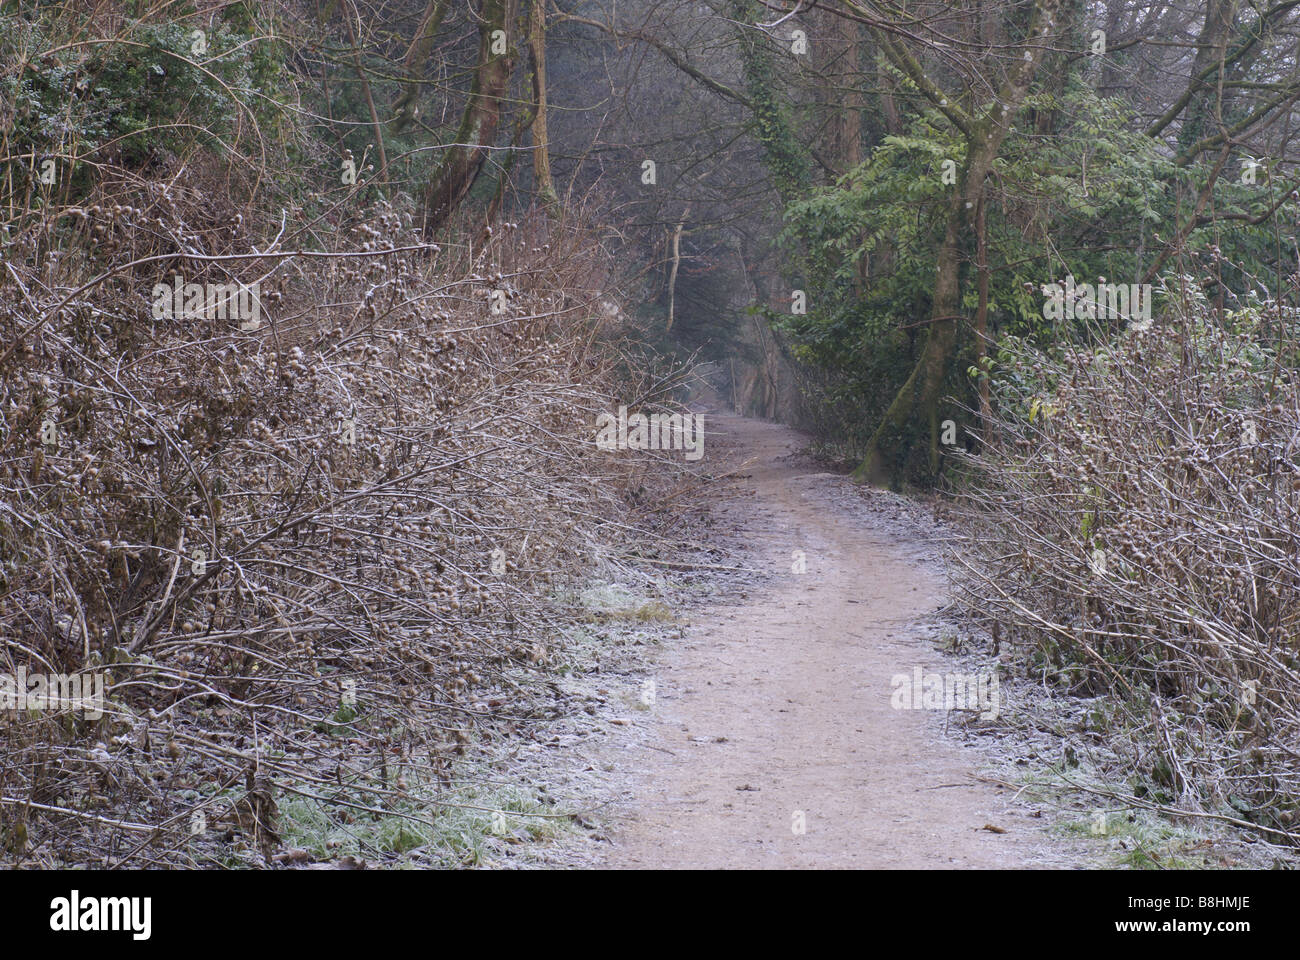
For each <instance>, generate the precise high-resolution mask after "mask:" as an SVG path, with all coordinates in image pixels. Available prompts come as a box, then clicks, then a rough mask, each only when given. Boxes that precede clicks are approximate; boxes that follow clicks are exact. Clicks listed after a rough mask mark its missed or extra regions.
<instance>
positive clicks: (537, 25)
mask: <svg viewBox="0 0 1300 960" xmlns="http://www.w3.org/2000/svg"><path fill="white" fill-rule="evenodd" d="M528 53H529V57H530V59H531V60H532V68H533V110H534V114H533V180H534V181H535V182H536V187H537V199H539V200H541V201H542V203H543V204H545V205H546V206H548V207H550V206H554V205H555V204H557V203H559V197H557V196H556V194H555V182H554V181H553V180H552V179H551V147H550V137H549V134H548V133H547V129H546V0H532V7H531V8H530V10H529V18H528Z"/></svg>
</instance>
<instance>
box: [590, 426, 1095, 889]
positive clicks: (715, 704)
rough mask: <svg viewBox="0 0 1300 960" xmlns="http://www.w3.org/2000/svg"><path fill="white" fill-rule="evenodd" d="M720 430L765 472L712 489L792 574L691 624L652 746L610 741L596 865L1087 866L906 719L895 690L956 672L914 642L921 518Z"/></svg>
mask: <svg viewBox="0 0 1300 960" xmlns="http://www.w3.org/2000/svg"><path fill="white" fill-rule="evenodd" d="M706 430H707V435H708V437H709V442H710V443H715V442H716V441H717V440H718V438H719V437H722V438H723V439H724V441H725V443H724V445H725V446H726V447H728V448H729V449H730V450H731V451H732V452H733V453H736V454H739V455H740V456H741V457H743V460H745V461H752V466H751V467H749V468H747V469H746V470H741V471H740V473H739V474H738V475H737V477H736V479H735V480H734V481H733V482H731V483H730V484H727V485H724V484H717V485H715V488H716V489H718V490H719V493H718V494H717V495H718V496H719V497H720V498H721V502H720V503H718V504H717V510H718V511H719V512H720V513H721V514H722V515H723V519H724V520H725V521H726V522H727V523H728V524H729V525H731V526H732V527H733V529H734V530H735V533H736V535H737V538H738V540H739V542H740V545H741V546H742V548H743V549H744V550H745V551H746V552H748V554H749V556H750V561H749V562H750V564H751V565H752V566H754V567H758V568H761V569H764V570H774V571H781V573H780V574H779V575H778V576H777V577H775V578H774V579H773V580H772V582H771V583H770V584H766V585H764V586H763V587H762V588H761V589H754V590H751V591H750V592H749V594H748V596H747V598H746V599H744V600H743V601H742V602H740V603H739V604H738V605H735V606H715V607H712V608H705V609H704V610H701V611H696V612H695V613H693V614H692V617H691V625H690V626H689V627H688V628H687V629H686V632H685V636H684V638H683V639H682V640H680V641H677V642H676V643H674V644H672V645H671V646H669V647H668V648H667V649H665V651H664V652H663V654H662V655H661V659H660V661H659V662H658V663H656V664H655V666H654V668H653V670H654V677H655V688H656V699H655V704H654V708H653V711H652V716H651V717H650V718H649V720H648V723H649V727H648V728H647V729H645V730H644V731H643V733H644V736H643V737H642V738H641V740H640V742H639V743H623V744H611V745H609V750H610V752H611V754H612V755H610V756H609V757H608V759H609V760H610V761H611V762H612V763H613V765H614V766H616V767H617V769H618V770H619V775H620V778H621V779H622V780H623V781H624V786H625V788H626V792H627V795H628V796H629V797H630V798H631V801H630V805H629V807H630V809H626V811H625V812H626V813H627V814H628V815H627V816H625V817H620V818H619V820H620V823H619V824H618V825H617V826H615V827H614V828H613V829H612V830H611V831H610V837H609V839H610V841H611V842H610V843H603V844H600V847H601V848H602V851H601V854H600V855H599V856H600V859H599V860H598V861H596V862H594V863H593V864H592V865H593V866H601V867H610V868H633V869H637V868H741V869H745V868H877V867H893V868H936V867H939V868H957V867H977V868H994V867H1016V866H1066V865H1072V864H1071V863H1070V860H1071V858H1070V856H1069V854H1068V853H1067V852H1066V849H1065V848H1066V847H1068V844H1064V845H1061V844H1058V843H1054V842H1051V841H1049V840H1048V838H1047V836H1046V834H1045V832H1044V829H1043V823H1044V821H1043V820H1041V819H1034V818H1033V816H1032V815H1031V812H1030V811H1029V810H1028V809H1027V808H1024V807H1019V808H1017V807H1015V806H1013V805H1012V804H1011V803H1010V802H1009V801H1010V797H1011V791H1008V790H1005V789H1001V788H998V787H995V786H993V785H991V784H989V783H987V782H983V781H979V780H976V779H973V776H972V775H973V773H974V772H975V768H976V767H977V766H978V764H979V762H980V760H981V755H980V752H979V750H978V749H976V748H968V747H963V746H961V745H958V744H956V743H953V742H951V741H946V740H945V739H944V738H943V729H942V728H943V721H942V714H935V713H933V712H926V711H921V710H896V709H893V708H891V705H890V695H891V692H892V691H891V686H890V679H891V677H893V676H894V675H896V674H900V673H905V674H910V673H911V672H912V670H913V668H914V667H915V666H917V665H920V666H922V667H923V668H925V669H926V670H935V671H939V672H945V671H952V670H954V669H960V668H959V667H957V666H955V665H954V664H953V663H951V662H945V657H944V655H943V654H941V653H939V652H936V650H935V649H934V648H933V646H932V645H931V643H930V642H928V641H927V640H926V639H925V638H924V631H922V630H919V629H917V621H918V618H921V617H924V616H925V615H927V614H931V613H933V612H934V611H935V610H936V609H937V608H938V607H939V606H940V605H941V604H942V602H943V592H944V582H943V571H942V566H941V562H940V560H939V558H938V556H937V554H936V550H935V547H934V545H933V544H932V543H930V542H927V541H926V539H925V538H926V537H927V536H929V535H930V531H927V530H925V529H923V525H922V524H920V523H918V522H917V518H916V516H915V513H916V511H908V510H907V509H905V508H906V506H907V504H906V503H905V502H904V501H902V500H901V499H900V498H898V497H895V496H893V495H891V494H887V493H881V492H878V491H869V490H868V491H863V490H860V489H855V488H854V487H853V486H852V484H851V482H850V481H849V479H848V478H847V477H843V476H839V475H835V474H828V473H824V472H820V471H819V469H818V467H817V466H816V464H814V463H812V462H810V461H808V460H806V459H804V458H803V457H801V456H800V455H799V454H798V453H797V451H798V449H799V448H800V447H801V446H802V445H803V444H804V443H805V442H806V438H805V437H803V436H801V435H800V434H798V433H796V432H794V431H792V430H790V429H788V428H786V427H782V426H779V425H776V424H771V423H766V422H762V421H757V420H752V419H747V418H743V417H738V416H734V415H729V414H725V413H714V414H709V415H708V416H707V427H706ZM713 449H715V450H716V449H717V447H716V446H715V447H714V448H713ZM796 550H800V551H803V552H804V554H806V566H807V570H806V573H803V574H797V573H794V572H793V571H792V554H793V552H794V551H796ZM614 754H616V755H614ZM796 811H801V812H802V814H803V816H804V820H805V824H806V827H805V832H804V833H803V834H802V835H798V834H796V833H795V831H794V829H793V827H794V825H795V820H796V817H797V813H796ZM986 825H993V826H995V827H997V828H999V829H1001V830H1004V831H1006V832H1003V833H999V832H995V831H993V830H989V829H986Z"/></svg>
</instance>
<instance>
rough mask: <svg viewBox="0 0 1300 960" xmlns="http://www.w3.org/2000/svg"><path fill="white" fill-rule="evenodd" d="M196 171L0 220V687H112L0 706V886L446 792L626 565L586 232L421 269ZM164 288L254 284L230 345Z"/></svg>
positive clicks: (252, 853) (125, 181)
mask: <svg viewBox="0 0 1300 960" xmlns="http://www.w3.org/2000/svg"><path fill="white" fill-rule="evenodd" d="M200 170H202V165H201V164H198V163H193V162H192V163H190V164H188V165H186V166H185V167H184V168H183V169H176V170H168V171H166V176H165V177H161V176H160V177H159V178H157V179H156V180H147V181H141V180H138V179H134V178H125V177H124V178H120V179H117V180H112V181H110V179H109V178H108V177H107V176H105V177H104V178H103V179H102V180H101V182H100V183H99V184H98V186H97V187H96V188H95V195H94V196H92V197H90V198H88V199H87V200H86V201H84V202H81V203H78V204H77V205H76V206H75V207H71V208H60V207H58V206H51V207H47V208H46V209H44V210H41V211H36V212H32V211H30V210H29V211H27V212H26V213H25V214H24V215H23V216H22V217H20V218H16V219H14V220H12V221H11V222H10V224H9V226H10V232H9V237H8V242H7V243H6V246H5V255H4V263H3V266H0V274H3V276H0V637H2V638H3V643H0V672H7V673H9V674H13V673H14V672H15V671H16V669H17V668H18V667H20V666H22V667H24V668H25V669H26V670H27V671H29V672H37V671H43V672H47V673H51V674H77V673H83V674H84V673H90V672H95V671H101V672H103V673H104V674H105V675H106V676H107V677H108V684H107V699H108V704H107V714H106V716H104V717H103V718H102V719H99V720H91V719H88V718H87V717H86V716H84V715H83V713H82V712H81V711H78V710H61V711H50V710H46V711H30V712H24V713H22V714H19V715H14V714H13V713H12V712H5V711H0V741H2V742H3V745H4V746H3V750H0V840H2V841H3V852H2V853H0V860H3V861H4V862H7V863H9V864H33V863H59V862H63V863H91V864H103V863H109V864H182V863H191V864H192V863H199V864H204V863H212V862H214V860H221V862H238V861H240V860H243V861H245V862H265V858H269V857H274V856H276V851H277V850H278V849H280V837H279V827H278V822H279V821H278V819H277V806H278V805H279V804H280V803H282V802H283V801H284V799H285V798H286V797H297V798H303V797H307V798H321V799H320V801H319V802H320V804H321V805H323V806H329V805H331V804H337V805H338V809H344V810H345V812H346V811H352V812H353V813H354V814H355V815H356V816H365V815H368V812H382V811H387V810H391V809H393V805H394V803H395V802H396V801H398V800H400V798H401V797H402V796H403V794H404V793H405V791H406V790H407V789H408V786H409V787H411V788H414V786H415V785H416V783H417V782H418V783H419V784H420V785H422V786H426V787H427V786H428V785H429V784H430V783H433V784H434V785H435V786H436V785H437V784H439V783H441V784H444V785H445V784H446V782H447V776H448V772H449V764H450V763H451V761H452V758H454V757H455V756H456V755H457V754H459V753H461V752H463V751H464V750H465V748H466V746H467V745H468V744H469V743H471V742H472V741H474V740H475V739H476V738H477V737H479V736H480V735H481V731H482V730H483V729H484V728H486V727H488V726H495V727H497V728H505V729H513V728H514V727H515V726H516V725H521V724H522V725H526V720H527V717H528V715H529V711H530V710H533V709H535V708H534V706H533V705H532V700H531V698H530V697H529V695H528V691H527V690H526V689H525V688H526V687H527V686H528V685H529V684H530V682H531V680H530V678H533V679H536V677H537V675H538V673H539V672H541V671H544V670H545V667H546V664H547V662H548V660H549V659H550V658H551V657H552V656H553V654H554V652H555V648H556V645H557V644H559V643H561V642H562V634H561V631H560V629H559V628H557V627H556V618H557V615H558V611H559V607H557V604H556V597H557V594H558V591H559V590H560V588H561V586H562V585H563V584H564V583H565V582H566V578H568V577H569V576H570V575H571V574H573V573H574V572H575V571H576V572H578V573H580V574H581V573H584V572H586V571H590V569H591V567H590V564H591V561H592V558H593V556H595V555H597V554H599V553H600V552H601V549H602V547H601V544H602V543H604V544H607V543H608V542H609V541H610V540H612V539H615V538H626V534H625V532H624V530H625V528H624V527H623V526H622V524H623V523H625V522H626V521H627V514H628V512H629V505H628V501H627V499H626V495H627V494H628V492H629V485H631V486H632V488H633V490H635V489H636V488H637V487H638V486H639V485H640V483H641V478H640V477H639V476H634V475H633V474H634V472H638V473H639V472H640V471H642V470H643V469H644V464H637V463H635V462H634V461H632V460H629V459H628V457H635V456H636V454H634V453H632V454H628V455H627V456H624V455H622V454H618V455H612V454H606V453H597V452H596V451H595V447H594V423H595V418H596V416H597V414H598V413H599V412H600V411H602V410H605V409H609V407H610V405H611V403H612V402H616V401H614V400H613V398H614V397H615V396H616V394H619V393H621V392H622V390H624V389H626V385H627V383H628V380H627V378H628V376H629V374H630V373H634V370H633V368H632V367H630V366H629V365H628V364H627V363H625V362H624V361H622V360H620V359H618V358H616V357H614V355H613V354H612V353H611V352H610V351H609V349H608V348H607V346H605V345H603V344H602V343H601V342H600V341H601V339H602V330H603V331H604V332H606V333H607V332H609V330H608V327H609V325H610V324H611V323H612V322H613V321H611V319H610V313H611V311H610V308H609V305H608V302H607V301H604V300H603V297H604V292H603V291H604V290H605V289H606V286H607V279H608V275H607V271H608V267H609V264H608V259H607V258H606V257H605V255H604V253H603V251H602V246H601V238H600V236H599V234H598V232H596V231H594V230H592V229H589V228H587V227H584V226H583V225H581V224H573V223H571V224H569V225H559V224H557V223H555V222H554V221H552V220H550V219H548V218H544V217H537V218H530V219H527V220H525V221H523V222H520V223H518V224H514V223H507V224H503V225H501V226H499V227H498V228H497V229H496V230H495V231H494V235H493V236H491V238H490V239H489V240H488V241H487V242H486V244H484V245H481V246H480V245H477V244H476V245H474V246H473V247H472V248H471V247H470V246H468V245H447V246H444V247H442V248H441V249H437V248H430V247H425V246H422V245H421V242H420V239H419V238H418V237H417V235H416V234H415V233H414V232H413V231H412V230H411V228H410V220H411V217H410V213H411V211H410V210H409V208H403V207H401V206H400V205H398V206H396V207H394V206H388V205H378V206H373V207H370V208H367V209H365V210H364V211H363V212H360V213H357V214H355V215H345V214H343V213H341V212H339V210H338V209H336V210H335V211H334V212H333V213H331V214H330V215H329V216H328V218H327V219H326V220H325V221H323V222H321V223H318V224H316V226H315V228H314V229H312V230H311V231H310V232H308V233H304V232H302V231H298V230H296V229H295V228H296V227H298V226H300V224H298V223H296V222H294V221H293V220H290V221H289V222H288V223H287V225H286V224H285V223H282V222H270V223H264V224H255V223H250V222H247V221H245V220H244V219H243V217H242V216H241V215H237V211H235V210H234V209H226V207H225V206H224V205H223V204H222V203H221V202H218V201H216V200H214V198H216V197H220V196H223V195H224V194H223V193H222V192H221V185H220V184H216V183H213V182H211V181H207V182H205V181H204V179H203V175H202V174H201V173H199V172H197V171H200ZM340 209H342V208H340ZM308 247H310V249H301V250H300V248H308ZM389 250H392V251H397V252H385V251H389ZM252 251H256V252H257V253H258V254H259V255H256V256H249V255H248V254H249V253H250V252H252ZM177 274H179V275H180V276H181V277H182V278H183V279H184V281H185V282H187V283H189V282H198V283H205V282H209V281H211V282H213V283H222V284H224V283H229V282H231V281H240V282H244V283H250V284H251V283H253V282H254V281H258V282H260V290H261V295H262V300H263V313H262V317H261V324H260V327H258V328H257V329H241V323H240V321H239V320H238V319H224V320H223V319H207V318H192V317H186V318H182V319H155V317H154V316H153V314H152V312H151V304H152V291H153V287H154V285H155V284H156V283H167V284H170V283H171V282H172V281H173V277H174V276H176V275H177ZM494 290H499V291H503V292H504V297H505V299H504V301H499V300H498V301H496V306H495V307H494V301H493V299H492V291H494ZM502 303H504V306H503V307H502ZM497 309H499V310H500V312H495V310H497ZM620 385H621V386H620ZM644 386H645V387H646V389H645V390H644V391H642V392H641V396H640V397H635V398H634V397H628V396H626V395H624V396H623V397H622V399H623V400H624V402H628V401H631V400H641V401H642V402H645V401H646V398H647V396H648V395H650V394H652V393H653V392H654V385H653V384H645V385H644ZM49 424H53V431H52V432H51V429H50V427H49ZM51 440H52V442H51ZM311 802H313V803H315V802H316V801H314V800H313V801H311ZM196 824H200V825H202V829H201V830H200V829H198V828H196ZM223 844H224V845H223ZM232 844H233V846H232Z"/></svg>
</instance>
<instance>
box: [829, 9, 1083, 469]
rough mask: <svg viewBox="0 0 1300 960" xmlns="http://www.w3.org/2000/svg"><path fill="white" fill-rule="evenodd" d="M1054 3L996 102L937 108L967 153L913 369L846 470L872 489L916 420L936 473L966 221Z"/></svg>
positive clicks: (910, 67)
mask: <svg viewBox="0 0 1300 960" xmlns="http://www.w3.org/2000/svg"><path fill="white" fill-rule="evenodd" d="M846 2H848V3H849V5H850V6H854V5H855V4H854V0H846ZM1060 4H1061V0H1039V2H1038V4H1037V5H1036V6H1035V9H1034V13H1033V16H1032V17H1031V20H1030V27H1029V31H1028V34H1029V42H1027V43H1026V44H1025V45H1024V47H1023V56H1024V59H1023V61H1021V60H1016V61H1013V62H1014V63H1015V66H1013V67H1012V68H1011V69H1010V70H1009V71H1008V75H1007V78H1006V81H1005V83H1004V84H1003V86H1002V88H1001V89H1000V90H999V92H998V95H997V96H996V97H994V98H993V99H992V100H991V101H990V104H989V106H988V108H987V110H986V111H985V112H984V114H983V115H982V116H981V117H980V118H979V119H974V118H973V117H970V116H967V115H963V114H961V113H960V112H959V111H957V110H955V109H954V108H953V107H952V106H951V104H950V103H949V102H948V100H947V99H945V100H944V102H943V104H942V106H941V109H943V108H947V110H948V111H949V113H951V114H952V115H953V116H954V117H956V120H955V122H957V123H959V124H960V126H961V128H962V129H963V130H964V132H965V135H966V142H967V152H966V164H965V166H964V167H963V169H962V172H961V176H960V177H959V178H958V183H957V186H956V188H955V189H954V190H953V194H952V200H951V201H950V203H949V205H948V216H947V223H946V226H945V228H944V238H943V244H942V245H941V247H940V248H939V254H938V257H937V261H936V266H935V284H934V296H933V299H932V301H931V311H930V334H929V337H928V338H927V339H926V343H925V349H924V351H923V352H922V354H921V357H920V359H919V360H918V361H917V365H916V367H915V368H914V369H913V370H912V373H911V375H910V376H908V378H907V381H906V382H905V383H904V384H903V387H902V389H900V390H899V391H898V393H897V394H896V395H895V397H894V400H893V402H892V403H890V405H889V409H888V410H886V411H885V416H884V418H883V419H882V420H881V422H880V425H879V426H878V427H877V428H876V431H875V433H874V434H873V435H872V437H871V440H870V441H869V442H868V444H867V450H866V455H865V456H864V457H863V459H862V463H861V464H859V465H858V468H857V469H856V470H854V471H853V476H854V478H855V479H857V480H860V481H862V480H865V481H867V482H869V483H872V484H877V485H880V484H883V483H885V482H886V481H887V480H889V479H895V480H896V479H898V478H899V475H900V473H901V466H902V461H903V458H904V457H906V456H907V455H908V454H909V453H910V451H911V449H912V442H911V439H912V438H909V437H908V436H907V434H908V431H909V429H910V428H911V427H912V426H913V425H914V424H915V423H916V421H917V420H918V419H919V418H920V417H924V418H925V419H926V421H928V426H929V429H930V443H929V450H930V458H929V467H930V471H929V472H930V476H931V477H935V476H937V475H938V473H939V460H940V458H939V420H938V413H939V399H940V393H941V391H942V389H943V381H944V378H945V376H946V375H947V372H948V364H949V362H950V361H951V359H952V357H953V355H954V354H955V352H956V347H957V319H958V317H957V311H958V309H959V308H960V306H961V286H960V271H961V259H962V257H961V254H962V241H963V239H964V237H965V236H966V234H967V232H968V231H969V228H970V226H971V223H972V221H973V219H974V218H973V215H974V213H975V210H976V207H977V206H978V204H980V203H981V202H982V197H983V193H984V179H985V177H987V176H988V172H989V170H990V169H991V168H992V166H993V161H994V160H995V159H996V158H997V156H998V151H999V150H1001V148H1002V141H1003V140H1004V139H1005V138H1006V135H1007V133H1009V132H1010V130H1011V122H1012V120H1013V119H1014V117H1015V115H1016V113H1017V111H1018V110H1019V108H1020V104H1022V103H1023V102H1024V99H1025V96H1026V94H1027V93H1028V92H1029V85H1030V83H1031V82H1032V81H1033V78H1034V74H1035V72H1036V71H1037V68H1038V63H1039V60H1040V59H1041V57H1042V51H1043V49H1044V47H1045V46H1046V45H1045V44H1041V43H1039V40H1041V39H1042V38H1043V37H1046V36H1047V34H1048V33H1049V32H1050V31H1049V27H1050V25H1051V24H1052V22H1053V21H1054V20H1055V17H1056V14H1057V11H1058V9H1059V7H1060ZM876 36H877V39H878V40H880V41H881V45H882V47H884V48H885V49H886V51H891V50H892V54H891V55H892V56H894V57H897V58H898V59H899V62H900V65H901V66H904V67H905V68H906V69H907V71H908V72H909V75H912V76H913V77H914V78H915V77H916V75H917V74H918V72H919V65H918V64H917V63H916V61H915V60H911V59H910V58H908V57H907V55H906V54H904V53H900V52H899V48H897V47H896V46H893V45H892V44H891V43H890V42H889V40H888V38H885V37H883V36H882V35H881V34H880V32H879V31H877V33H876ZM921 79H922V80H923V81H924V86H923V87H922V89H923V91H925V90H926V88H928V89H929V92H928V93H927V95H928V96H938V95H939V91H938V90H937V88H935V87H934V85H933V83H932V82H931V81H928V80H927V79H925V78H921ZM918 85H919V86H920V85H921V84H918ZM887 450H893V451H894V457H893V458H892V459H893V461H894V462H892V463H891V462H890V458H888V457H887V455H886V451H887Z"/></svg>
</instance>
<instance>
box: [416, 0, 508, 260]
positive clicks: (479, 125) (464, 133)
mask: <svg viewBox="0 0 1300 960" xmlns="http://www.w3.org/2000/svg"><path fill="white" fill-rule="evenodd" d="M515 7H516V0H484V3H483V14H482V16H483V22H482V24H481V25H480V26H479V31H478V33H479V40H478V69H477V70H476V71H475V72H474V81H473V83H472V85H471V86H470V91H469V99H468V100H467V101H466V102H465V113H464V115H463V116H462V117H461V122H460V130H459V131H458V132H457V134H456V142H455V143H454V144H453V145H452V146H451V147H450V149H449V150H448V151H447V154H446V156H444V157H443V160H442V163H441V164H439V165H438V170H437V172H436V173H435V174H434V176H433V179H432V180H431V181H430V183H429V186H428V189H426V190H425V193H424V233H425V236H426V237H430V236H432V234H433V233H434V232H435V231H436V230H437V229H438V228H439V227H441V226H442V225H443V224H444V223H446V222H447V220H448V219H449V218H450V217H451V215H452V214H453V213H454V212H455V210H456V208H457V207H458V206H459V205H460V202H461V201H462V200H464V199H465V194H467V193H469V189H470V187H472V186H473V185H474V181H475V180H476V179H477V178H478V175H479V171H480V170H482V168H483V161H484V160H486V159H487V155H488V150H489V149H490V148H491V146H492V143H493V141H494V140H495V139H496V133H497V124H498V123H499V122H500V119H501V103H502V100H503V98H504V97H505V94H506V92H507V88H508V87H509V85H510V75H511V74H512V73H513V72H514V55H513V51H514V45H513V44H512V43H510V42H509V35H508V33H507V39H506V49H505V52H504V53H500V54H493V53H492V34H493V32H494V31H497V30H505V31H508V30H509V29H510V27H511V26H513V24H514V19H515V17H514V13H515Z"/></svg>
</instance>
